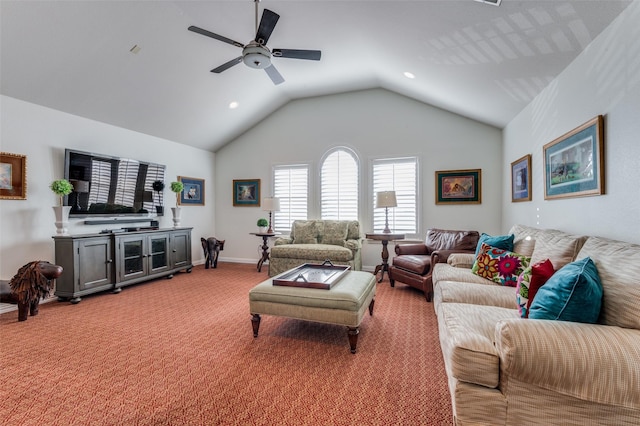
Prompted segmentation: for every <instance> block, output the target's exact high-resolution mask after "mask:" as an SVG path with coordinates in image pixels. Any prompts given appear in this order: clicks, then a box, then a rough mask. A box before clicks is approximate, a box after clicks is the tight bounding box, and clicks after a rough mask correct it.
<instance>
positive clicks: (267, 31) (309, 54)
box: [188, 0, 322, 84]
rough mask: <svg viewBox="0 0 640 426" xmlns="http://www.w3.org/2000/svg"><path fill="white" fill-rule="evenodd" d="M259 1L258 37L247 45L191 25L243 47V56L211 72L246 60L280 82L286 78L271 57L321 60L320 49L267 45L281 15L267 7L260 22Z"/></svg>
mask: <svg viewBox="0 0 640 426" xmlns="http://www.w3.org/2000/svg"><path fill="white" fill-rule="evenodd" d="M258 2H259V0H256V1H255V4H256V27H257V29H256V37H255V39H254V40H252V41H250V42H249V43H247V45H246V46H245V45H243V44H242V43H240V42H237V41H235V40H231V39H230V38H227V37H224V36H221V35H219V34H216V33H212V32H211V31H208V30H204V29H202V28H198V27H196V26H193V25H192V26H190V27H189V28H188V29H189V31H193V32H194V33H198V34H201V35H203V36H207V37H211V38H213V39H216V40H218V41H221V42H223V43H228V44H231V45H233V46H236V47H240V48H242V56H238V57H237V58H233V59H231V60H230V61H228V62H225V63H224V64H222V65H220V66H218V67H216V68H214V69H212V70H211V72H213V73H216V74H219V73H221V72H223V71H226V70H228V69H229V68H231V67H233V66H234V65H237V64H239V63H240V62H244V64H245V65H246V66H248V67H250V68H254V69H263V70H265V72H266V73H267V75H268V76H269V78H270V79H271V81H272V82H273V84H280V83H282V82H284V78H283V77H282V76H281V75H280V73H279V72H278V70H277V69H276V67H274V66H273V64H272V63H271V58H272V56H273V57H277V58H290V59H306V60H309V61H319V60H320V57H321V56H322V52H320V51H319V50H301V49H273V50H272V51H271V50H269V48H268V47H267V41H269V37H270V36H271V33H272V32H273V29H274V28H275V26H276V24H277V23H278V19H280V15H278V14H277V13H275V12H273V11H271V10H269V9H265V10H264V11H263V12H262V18H261V19H260V23H258Z"/></svg>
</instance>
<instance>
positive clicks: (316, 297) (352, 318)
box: [249, 271, 376, 353]
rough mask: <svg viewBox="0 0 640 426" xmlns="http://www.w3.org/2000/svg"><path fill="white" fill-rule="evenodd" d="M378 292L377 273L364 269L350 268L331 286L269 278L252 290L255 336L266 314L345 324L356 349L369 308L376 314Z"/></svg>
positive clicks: (352, 344)
mask: <svg viewBox="0 0 640 426" xmlns="http://www.w3.org/2000/svg"><path fill="white" fill-rule="evenodd" d="M275 278H277V277H275ZM375 294H376V278H375V276H374V275H373V274H371V273H369V272H363V271H350V272H347V274H346V275H345V276H344V277H343V278H342V279H340V281H338V282H337V283H336V284H334V285H333V287H331V289H329V290H325V289H316V288H302V287H287V286H275V285H273V279H268V280H266V281H263V282H262V283H260V284H258V285H257V286H255V287H254V288H252V289H251V290H250V291H249V310H250V312H251V315H252V318H251V324H252V326H253V337H258V329H259V327H260V315H263V314H264V315H276V316H281V317H288V318H295V319H301V320H307V321H315V322H321V323H327V324H336V325H344V326H346V327H347V329H348V337H349V346H350V347H351V353H356V345H357V343H358V333H359V327H360V323H362V319H363V317H364V313H365V311H366V310H367V309H369V315H373V304H374V297H375Z"/></svg>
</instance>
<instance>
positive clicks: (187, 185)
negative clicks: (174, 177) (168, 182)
mask: <svg viewBox="0 0 640 426" xmlns="http://www.w3.org/2000/svg"><path fill="white" fill-rule="evenodd" d="M178 180H179V181H180V182H182V184H183V185H184V189H183V190H182V192H181V193H180V204H181V205H186V206H204V179H196V178H190V177H184V176H178Z"/></svg>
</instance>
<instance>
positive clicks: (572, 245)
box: [531, 232, 584, 270]
mask: <svg viewBox="0 0 640 426" xmlns="http://www.w3.org/2000/svg"><path fill="white" fill-rule="evenodd" d="M583 241H584V238H583V237H579V236H576V235H569V234H565V233H564V232H558V233H555V232H548V233H544V234H542V235H539V236H538V238H537V239H536V246H535V248H534V250H533V253H532V254H531V264H532V265H534V264H536V263H538V262H542V261H544V260H546V259H549V260H550V261H551V263H553V266H554V268H555V269H556V270H558V269H560V268H562V267H563V266H564V265H566V264H568V263H571V262H573V261H574V259H575V257H576V255H577V254H578V251H579V250H580V247H581V246H582V242H583Z"/></svg>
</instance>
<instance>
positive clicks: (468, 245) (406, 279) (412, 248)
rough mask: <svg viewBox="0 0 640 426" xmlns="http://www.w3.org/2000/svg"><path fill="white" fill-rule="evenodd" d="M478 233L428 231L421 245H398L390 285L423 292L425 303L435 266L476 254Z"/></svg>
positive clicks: (390, 270)
mask: <svg viewBox="0 0 640 426" xmlns="http://www.w3.org/2000/svg"><path fill="white" fill-rule="evenodd" d="M479 239H480V234H479V233H478V231H451V230H444V229H429V230H427V237H426V238H425V242H424V243H420V244H397V245H396V255H397V256H396V257H394V258H393V263H392V264H391V266H389V282H390V284H391V287H394V286H395V282H396V281H399V282H401V283H404V284H407V285H410V286H411V287H414V288H417V289H418V290H422V291H423V292H424V295H425V297H426V298H427V302H431V299H432V298H433V281H432V280H431V272H432V270H433V265H435V264H436V263H439V262H440V263H446V262H447V258H448V257H449V255H450V254H451V253H475V250H476V246H477V245H478V240H479Z"/></svg>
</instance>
